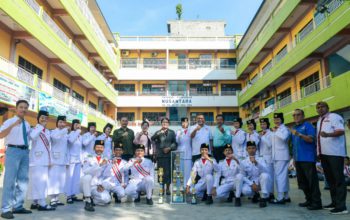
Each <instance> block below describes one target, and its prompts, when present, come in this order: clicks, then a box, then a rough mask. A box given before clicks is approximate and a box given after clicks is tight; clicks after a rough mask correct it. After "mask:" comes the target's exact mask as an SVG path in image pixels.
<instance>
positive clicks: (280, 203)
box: [270, 199, 286, 205]
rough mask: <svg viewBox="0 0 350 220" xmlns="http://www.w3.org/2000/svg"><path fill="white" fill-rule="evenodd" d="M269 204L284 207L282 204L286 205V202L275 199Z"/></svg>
mask: <svg viewBox="0 0 350 220" xmlns="http://www.w3.org/2000/svg"><path fill="white" fill-rule="evenodd" d="M270 203H271V204H276V205H284V204H286V201H284V199H282V200H277V199H275V200H272V201H271V202H270Z"/></svg>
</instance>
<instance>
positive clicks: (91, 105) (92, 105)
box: [89, 102, 97, 110]
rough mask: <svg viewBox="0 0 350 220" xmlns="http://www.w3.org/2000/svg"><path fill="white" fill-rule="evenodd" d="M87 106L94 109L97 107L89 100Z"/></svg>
mask: <svg viewBox="0 0 350 220" xmlns="http://www.w3.org/2000/svg"><path fill="white" fill-rule="evenodd" d="M89 107H90V108H92V109H95V110H96V109H97V105H96V104H95V103H93V102H89Z"/></svg>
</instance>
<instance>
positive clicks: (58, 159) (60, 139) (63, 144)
mask: <svg viewBox="0 0 350 220" xmlns="http://www.w3.org/2000/svg"><path fill="white" fill-rule="evenodd" d="M56 127H57V128H56V129H54V130H53V131H51V134H50V137H51V166H50V167H49V183H48V185H49V187H48V195H49V196H50V197H51V202H50V205H51V206H53V207H56V206H58V205H64V204H63V203H62V202H60V201H59V200H58V196H59V195H60V194H63V193H64V186H65V183H66V166H67V164H68V158H67V153H68V147H67V144H68V130H69V128H68V127H66V116H58V117H57V121H56Z"/></svg>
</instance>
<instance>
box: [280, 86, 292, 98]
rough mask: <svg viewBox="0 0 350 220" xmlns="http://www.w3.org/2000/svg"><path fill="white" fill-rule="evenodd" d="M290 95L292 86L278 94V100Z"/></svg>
mask: <svg viewBox="0 0 350 220" xmlns="http://www.w3.org/2000/svg"><path fill="white" fill-rule="evenodd" d="M290 95H291V91H290V88H288V89H286V90H284V91H283V92H281V93H279V94H278V95H277V100H278V101H280V100H282V99H284V98H287V97H288V96H290Z"/></svg>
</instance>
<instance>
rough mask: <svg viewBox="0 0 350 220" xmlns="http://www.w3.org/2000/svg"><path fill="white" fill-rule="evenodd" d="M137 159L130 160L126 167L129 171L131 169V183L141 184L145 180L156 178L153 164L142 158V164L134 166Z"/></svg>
mask: <svg viewBox="0 0 350 220" xmlns="http://www.w3.org/2000/svg"><path fill="white" fill-rule="evenodd" d="M134 161H135V158H132V159H131V160H129V162H128V163H127V165H126V168H127V169H130V172H131V175H130V181H129V182H133V183H135V182H136V183H137V182H141V181H142V179H143V178H145V177H147V176H150V177H151V178H154V165H153V162H152V161H151V160H149V159H147V158H142V161H141V163H140V164H138V163H137V164H134Z"/></svg>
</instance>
